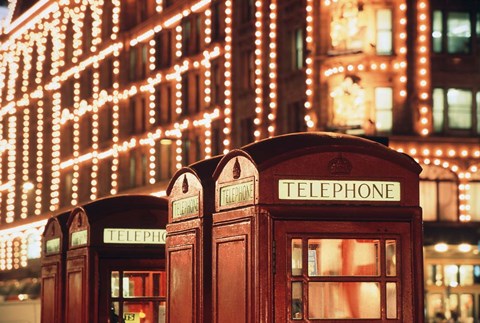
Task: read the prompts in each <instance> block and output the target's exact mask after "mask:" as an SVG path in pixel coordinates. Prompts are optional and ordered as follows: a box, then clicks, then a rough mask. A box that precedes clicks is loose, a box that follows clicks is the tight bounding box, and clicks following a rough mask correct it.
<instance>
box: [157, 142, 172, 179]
mask: <svg viewBox="0 0 480 323" xmlns="http://www.w3.org/2000/svg"><path fill="white" fill-rule="evenodd" d="M155 148H156V149H155V151H156V154H157V155H156V158H155V162H156V166H155V179H156V181H157V182H159V181H166V180H168V179H170V177H171V176H172V175H173V170H172V169H173V166H174V165H173V144H172V141H171V140H169V139H161V140H160V141H158V142H156V143H155Z"/></svg>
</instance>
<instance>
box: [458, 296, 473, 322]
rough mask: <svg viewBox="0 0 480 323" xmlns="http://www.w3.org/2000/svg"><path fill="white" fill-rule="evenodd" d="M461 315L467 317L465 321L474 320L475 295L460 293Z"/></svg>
mask: <svg viewBox="0 0 480 323" xmlns="http://www.w3.org/2000/svg"><path fill="white" fill-rule="evenodd" d="M460 317H462V318H464V319H465V322H473V319H472V318H473V295H471V294H462V295H460Z"/></svg>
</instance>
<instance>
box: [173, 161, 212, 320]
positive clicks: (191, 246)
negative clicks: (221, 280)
mask: <svg viewBox="0 0 480 323" xmlns="http://www.w3.org/2000/svg"><path fill="white" fill-rule="evenodd" d="M220 158H221V157H220V156H217V157H213V158H211V159H207V160H203V161H200V162H197V163H195V164H192V165H190V166H189V167H185V168H182V169H181V170H179V171H178V172H177V173H175V175H174V176H173V178H172V179H171V181H170V184H169V186H168V189H167V194H168V195H169V197H170V202H169V203H170V205H169V218H168V220H169V221H168V222H169V224H168V225H167V244H166V249H167V276H168V277H169V279H168V301H167V308H168V310H167V315H168V322H170V323H175V322H178V323H187V322H205V323H210V322H211V308H212V307H211V283H212V280H211V272H212V269H211V268H212V262H211V259H212V257H211V249H210V246H211V241H212V237H211V230H212V212H213V211H214V207H215V203H214V201H215V200H214V198H213V197H214V194H215V193H214V192H215V183H214V181H213V178H212V174H213V171H214V170H215V167H216V166H217V164H218V162H219V161H220Z"/></svg>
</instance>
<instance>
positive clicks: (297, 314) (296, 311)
mask: <svg viewBox="0 0 480 323" xmlns="http://www.w3.org/2000/svg"><path fill="white" fill-rule="evenodd" d="M302 318H303V290H302V282H294V283H292V319H293V320H300V319H302Z"/></svg>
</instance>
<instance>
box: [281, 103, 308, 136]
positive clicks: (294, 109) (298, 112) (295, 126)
mask: <svg viewBox="0 0 480 323" xmlns="http://www.w3.org/2000/svg"><path fill="white" fill-rule="evenodd" d="M304 105H305V103H304V102H303V101H297V102H293V103H290V104H288V105H287V112H286V116H285V119H284V120H285V123H286V126H285V133H289V132H300V131H305V130H306V129H305V127H306V125H305V108H304Z"/></svg>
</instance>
